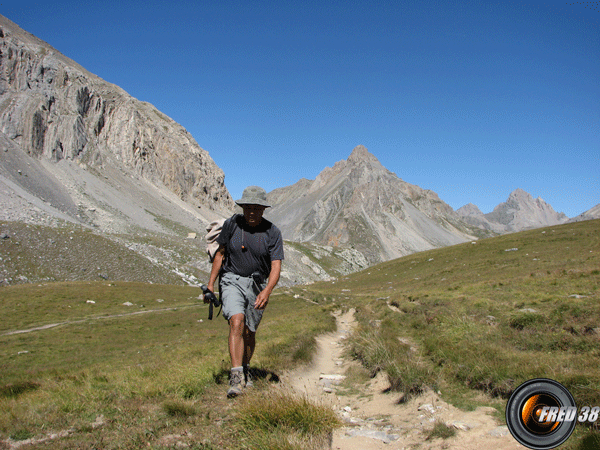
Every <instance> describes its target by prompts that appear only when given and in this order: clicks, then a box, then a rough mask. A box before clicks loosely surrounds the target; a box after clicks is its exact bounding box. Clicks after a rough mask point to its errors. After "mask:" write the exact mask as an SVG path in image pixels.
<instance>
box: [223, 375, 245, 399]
mask: <svg viewBox="0 0 600 450" xmlns="http://www.w3.org/2000/svg"><path fill="white" fill-rule="evenodd" d="M242 373H243V372H241V371H237V370H236V371H232V372H231V377H230V378H229V389H227V398H233V397H237V396H238V395H241V393H242Z"/></svg>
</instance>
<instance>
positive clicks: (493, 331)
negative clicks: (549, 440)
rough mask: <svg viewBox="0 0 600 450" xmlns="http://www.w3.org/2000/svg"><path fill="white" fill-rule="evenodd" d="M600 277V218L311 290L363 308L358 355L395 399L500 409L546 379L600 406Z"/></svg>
mask: <svg viewBox="0 0 600 450" xmlns="http://www.w3.org/2000/svg"><path fill="white" fill-rule="evenodd" d="M599 269H600V221H598V220H595V221H587V222H579V223H574V224H567V225H562V226H557V227H550V228H545V229H536V230H531V231H526V232H522V233H516V234H511V235H505V236H500V237H496V238H490V239H485V240H481V241H477V242H476V243H465V244H461V245H456V246H452V247H446V248H442V249H437V250H432V251H428V252H423V253H418V254H414V255H411V256H407V257H404V258H401V259H399V260H395V261H390V262H387V263H384V264H380V265H378V266H375V267H372V268H370V269H367V270H365V271H362V272H360V273H357V274H353V275H351V276H348V277H345V278H344V279H342V280H340V281H337V282H335V283H320V284H315V285H313V286H312V287H311V290H313V291H314V292H315V295H321V296H324V297H329V298H334V299H335V301H336V302H343V303H345V304H348V305H354V306H355V307H356V308H357V311H358V314H357V317H358V319H359V321H360V322H361V330H360V331H359V333H357V335H356V336H355V338H354V340H353V345H352V348H351V353H352V354H353V355H354V356H355V357H356V358H358V359H360V360H361V361H362V362H363V363H364V365H365V366H366V367H367V368H369V369H370V370H371V371H372V372H375V371H377V370H385V371H386V372H387V374H388V377H389V379H390V382H391V384H392V386H393V387H394V388H396V389H397V390H401V391H404V392H406V393H409V394H410V393H413V394H418V393H419V392H420V391H421V390H422V389H423V388H424V387H425V386H428V387H431V388H435V389H441V390H442V392H443V393H444V394H446V397H447V398H451V399H452V400H453V401H454V402H455V403H458V404H461V406H467V405H469V404H474V397H475V396H474V395H473V392H474V391H473V389H475V390H482V391H484V392H486V393H487V394H490V395H491V396H493V397H496V398H499V399H502V400H501V401H499V402H497V403H496V406H498V407H499V409H501V408H503V406H504V405H505V403H506V402H505V400H506V399H507V398H508V397H509V396H510V393H511V392H512V390H513V389H514V388H516V387H517V386H518V385H519V384H521V383H522V382H524V381H526V380H528V379H531V378H537V377H546V378H552V379H555V380H557V381H559V382H561V383H563V384H564V385H565V386H566V387H567V388H568V389H569V390H570V391H571V393H572V394H573V396H574V397H575V400H576V402H577V404H578V405H582V406H583V405H600V372H598V367H599V365H600V302H599V300H600V270H599ZM411 343H412V345H413V346H416V347H417V349H418V353H417V354H414V352H411V350H410V347H411ZM466 388H468V389H466Z"/></svg>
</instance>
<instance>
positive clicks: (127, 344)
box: [0, 282, 335, 449]
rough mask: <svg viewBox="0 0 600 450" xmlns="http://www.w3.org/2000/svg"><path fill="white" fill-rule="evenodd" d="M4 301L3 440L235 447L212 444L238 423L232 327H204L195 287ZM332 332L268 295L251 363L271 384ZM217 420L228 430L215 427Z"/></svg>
mask: <svg viewBox="0 0 600 450" xmlns="http://www.w3.org/2000/svg"><path fill="white" fill-rule="evenodd" d="M1 293H2V301H1V302H0V313H1V317H2V318H3V320H2V321H1V324H0V330H1V331H0V348H1V349H2V351H1V352H0V441H2V440H6V439H8V438H9V437H11V436H12V438H13V439H17V438H18V439H25V438H30V437H38V438H39V437H43V436H46V435H47V434H50V433H56V432H59V431H62V430H72V432H71V433H70V434H69V435H68V436H67V437H65V438H64V439H59V440H56V441H53V443H52V444H47V445H49V446H50V447H51V448H71V447H86V448H88V447H94V446H101V447H107V446H108V447H113V448H127V449H134V448H140V446H147V443H150V444H151V445H158V447H160V446H161V445H162V444H160V442H162V441H161V439H162V438H163V437H164V436H168V435H171V434H176V433H178V432H181V433H184V434H185V433H187V434H185V436H188V438H185V439H187V440H188V441H189V444H190V445H195V446H198V447H197V448H211V447H210V446H213V448H232V449H233V448H240V447H237V446H236V445H237V444H236V442H237V441H236V440H232V441H231V442H230V443H228V444H227V445H222V444H221V443H219V442H220V440H222V439H226V435H227V434H228V433H232V430H233V428H232V427H233V422H231V424H230V423H229V421H230V420H231V419H230V417H232V415H233V414H235V408H234V409H233V410H232V405H231V402H227V399H226V398H225V392H226V382H227V380H226V376H224V374H225V373H226V372H227V370H228V368H229V364H228V361H229V355H228V349H227V335H228V327H227V324H226V322H225V320H224V319H223V318H222V317H221V316H219V317H217V318H215V319H214V320H213V321H208V320H207V313H208V311H207V306H206V305H204V304H203V303H201V302H199V301H198V300H196V298H195V297H197V296H198V294H199V289H194V288H191V287H186V286H173V285H171V286H167V285H148V284H143V283H124V282H118V283H109V282H101V283H100V282H97V283H90V282H71V283H55V284H54V283H48V284H44V285H41V286H38V285H31V284H22V285H17V286H10V287H4V288H2V290H1ZM90 299H91V300H92V301H94V302H95V303H88V300H90ZM125 301H129V302H131V303H133V305H132V306H125V305H123V303H124V302H125ZM59 322H60V323H61V325H60V326H56V327H53V328H48V329H40V330H38V331H32V332H27V333H18V334H7V333H10V332H13V331H18V330H23V329H31V328H36V327H40V326H43V325H48V324H52V323H59ZM334 326H335V321H334V320H333V318H332V317H331V315H330V314H329V311H324V310H323V308H322V307H316V306H315V305H313V304H311V303H308V302H305V301H302V300H299V299H294V298H292V297H289V296H286V295H282V294H275V295H273V297H272V300H271V302H270V305H269V309H268V310H267V312H266V313H265V317H264V319H263V323H262V324H261V328H260V329H259V334H258V338H257V350H256V353H255V357H254V359H253V368H254V369H255V371H256V374H257V377H258V380H259V381H262V380H265V382H270V383H273V382H276V381H277V380H278V376H279V375H281V372H282V370H283V369H284V368H285V369H287V368H290V367H293V365H294V364H298V363H299V362H301V361H306V360H307V359H309V358H310V356H311V352H312V351H314V337H315V336H316V335H317V334H320V333H323V332H325V331H330V330H332V329H333V328H334ZM99 416H102V417H104V418H105V419H104V424H103V426H101V427H98V428H94V427H93V426H91V425H90V424H93V423H94V422H95V421H96V419H97V418H98V417H99ZM215 416H219V417H221V419H220V420H223V421H224V423H226V424H227V425H226V426H225V427H222V428H218V429H215V427H214V426H213V425H214V420H215V419H216V417H215ZM189 436H195V437H189ZM200 436H202V437H203V438H202V440H199V437H200ZM224 436H225V437H224ZM182 439H183V438H182ZM200 445H202V446H204V447H201V446H200Z"/></svg>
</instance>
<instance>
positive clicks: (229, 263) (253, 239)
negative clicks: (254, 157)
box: [207, 186, 283, 398]
mask: <svg viewBox="0 0 600 450" xmlns="http://www.w3.org/2000/svg"><path fill="white" fill-rule="evenodd" d="M236 203H237V204H238V205H239V206H241V207H242V209H243V212H244V213H243V214H235V215H234V216H232V217H231V218H229V219H227V220H226V221H225V223H224V224H223V228H222V230H221V233H220V234H219V237H218V238H217V243H218V244H219V248H218V250H217V252H216V254H215V257H214V260H213V265H212V270H211V273H210V279H209V281H208V284H207V287H208V289H209V290H210V291H211V292H214V284H215V281H216V279H217V277H218V276H219V274H220V275H221V281H220V283H221V286H220V287H221V300H222V302H223V310H222V311H223V317H225V319H227V320H228V322H229V355H230V357H231V376H230V380H229V389H228V390H227V397H229V398H231V397H236V396H237V395H240V394H241V393H242V388H243V384H242V380H244V383H245V386H246V387H251V386H252V377H251V375H250V371H249V367H250V359H251V358H252V355H253V353H254V348H255V345H256V341H255V337H256V329H257V327H258V324H259V323H260V320H261V318H262V315H263V312H264V310H265V308H266V307H267V304H268V303H269V296H270V295H271V293H272V292H273V289H274V288H275V286H276V285H277V282H278V281H279V275H280V272H281V261H282V260H283V239H282V237H281V231H279V228H277V227H276V226H275V225H273V224H272V223H271V222H269V221H268V220H266V219H264V218H263V213H264V211H265V209H266V208H269V207H270V206H271V205H269V203H268V202H267V194H266V192H265V190H264V189H262V188H260V187H258V186H250V187H247V188H246V189H244V193H243V194H242V198H241V199H240V200H238V201H236ZM267 280H268V281H267Z"/></svg>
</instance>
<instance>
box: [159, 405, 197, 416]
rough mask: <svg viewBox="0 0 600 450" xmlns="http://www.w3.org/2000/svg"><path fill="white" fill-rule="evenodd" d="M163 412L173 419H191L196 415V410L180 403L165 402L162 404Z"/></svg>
mask: <svg viewBox="0 0 600 450" xmlns="http://www.w3.org/2000/svg"><path fill="white" fill-rule="evenodd" d="M163 410H164V411H165V412H166V413H167V414H168V415H169V416H173V417H191V416H195V415H196V414H197V411H196V408H194V406H192V405H189V404H187V403H184V402H180V401H167V402H165V403H163Z"/></svg>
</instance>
